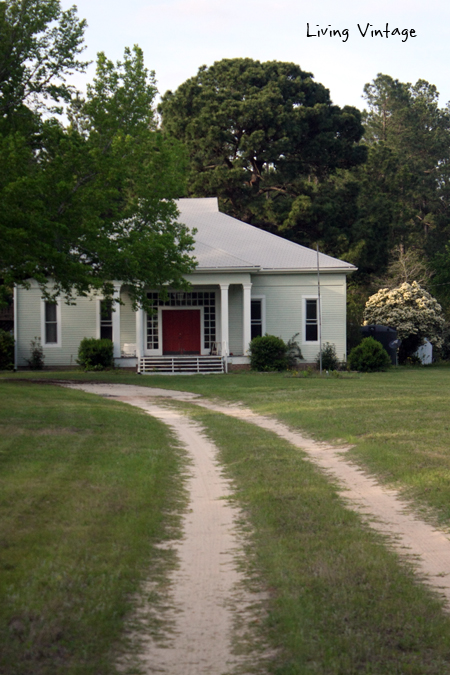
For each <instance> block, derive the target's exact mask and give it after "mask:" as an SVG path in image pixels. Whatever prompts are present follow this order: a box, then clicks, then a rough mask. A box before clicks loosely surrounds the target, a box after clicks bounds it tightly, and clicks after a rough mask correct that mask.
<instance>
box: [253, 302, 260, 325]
mask: <svg viewBox="0 0 450 675" xmlns="http://www.w3.org/2000/svg"><path fill="white" fill-rule="evenodd" d="M251 312H252V314H251V316H252V321H261V300H252V303H251Z"/></svg>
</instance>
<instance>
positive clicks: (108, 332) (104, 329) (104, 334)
mask: <svg viewBox="0 0 450 675" xmlns="http://www.w3.org/2000/svg"><path fill="white" fill-rule="evenodd" d="M100 337H101V339H102V340H105V339H107V340H112V339H113V334H112V326H101V327H100Z"/></svg>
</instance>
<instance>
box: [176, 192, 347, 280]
mask: <svg viewBox="0 0 450 675" xmlns="http://www.w3.org/2000/svg"><path fill="white" fill-rule="evenodd" d="M177 206H178V210H179V212H180V216H179V221H180V223H183V224H184V225H186V226H187V227H188V228H189V229H190V230H193V229H196V230H197V233H196V234H195V235H194V237H195V248H194V256H195V258H196V260H197V261H198V267H197V270H198V271H202V270H204V269H218V270H219V269H221V270H231V269H233V270H239V269H241V270H242V269H246V270H247V269H252V268H253V269H254V270H255V271H260V272H270V271H272V272H275V271H285V272H286V271H290V270H292V271H309V270H311V271H313V270H316V269H317V252H316V251H314V250H312V249H310V248H306V246H301V245H300V244H295V243H294V242H292V241H288V240H287V239H283V238H282V237H279V236H277V235H275V234H271V233H270V232H265V231H264V230H260V229H259V228H257V227H254V226H253V225H249V224H248V223H244V222H242V221H241V220H237V219H236V218H232V217H231V216H228V215H226V214H225V213H221V212H220V211H219V205H218V201H217V198H216V197H207V198H202V199H196V198H191V199H178V200H177ZM319 265H320V269H321V270H322V271H325V270H328V271H336V272H346V271H347V272H351V271H354V270H356V267H355V266H354V265H351V264H350V263H347V262H344V261H343V260H338V259H337V258H332V257H331V256H329V255H325V254H324V253H319Z"/></svg>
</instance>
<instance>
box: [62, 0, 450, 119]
mask: <svg viewBox="0 0 450 675" xmlns="http://www.w3.org/2000/svg"><path fill="white" fill-rule="evenodd" d="M61 4H62V7H63V8H64V9H67V8H68V7H70V6H72V4H76V6H77V7H78V15H79V17H80V18H84V19H86V21H87V24H88V27H87V29H86V34H85V38H86V45H87V49H86V51H85V52H84V56H85V58H87V59H89V60H91V59H92V60H93V61H95V58H96V55H97V53H98V52H100V51H103V52H105V54H106V56H107V57H108V58H110V59H112V60H113V61H117V60H120V59H121V58H122V56H123V50H124V48H125V47H127V46H128V47H132V46H133V45H134V44H138V45H139V46H140V47H141V48H142V49H143V51H144V56H145V63H146V66H147V67H148V68H149V69H150V70H154V71H155V74H156V80H157V84H158V89H159V92H160V94H164V93H165V92H166V91H167V90H168V89H171V90H172V91H174V90H175V89H176V88H177V87H178V86H179V85H180V84H182V83H183V82H184V81H185V80H187V79H188V78H189V77H193V76H194V75H195V74H196V73H197V71H198V68H199V67H200V66H202V65H207V66H209V65H212V64H213V63H214V61H219V60H221V59H224V58H237V57H249V58H252V59H255V60H259V61H272V60H276V61H290V62H293V63H296V64H298V65H300V67H301V68H302V69H303V70H304V71H307V72H310V73H312V74H313V75H314V77H315V80H316V81H317V82H321V83H322V84H323V85H324V86H325V87H327V89H329V90H330V95H331V99H332V101H333V102H334V103H335V104H337V105H339V106H344V105H353V106H356V107H358V108H360V109H362V108H364V107H365V103H364V99H363V88H364V85H365V84H366V83H368V82H371V81H372V80H374V78H376V76H377V74H378V73H384V74H386V75H390V76H391V77H393V78H394V79H398V80H400V81H401V82H411V83H415V82H416V81H417V80H418V79H424V80H427V81H428V82H430V83H431V84H434V85H436V87H437V90H438V91H439V92H440V97H439V103H440V105H441V107H444V106H445V105H446V104H447V102H448V101H450V77H449V72H448V71H449V65H450V2H448V0H427V1H424V0H376V1H374V0H370V1H366V2H361V0H341V1H340V2H339V0H315V1H312V0H308V1H306V0H277V1H275V0H240V1H237V0H220V2H219V0H78V2H75V3H74V2H73V1H70V0H62V1H61ZM308 24H309V35H310V37H308ZM358 24H359V28H358ZM368 24H369V25H368ZM386 24H388V26H387V27H388V30H389V31H391V33H389V34H388V37H386V36H385V34H383V36H382V37H379V36H376V35H375V36H374V37H372V36H371V31H375V30H385V29H386ZM366 29H367V30H366ZM395 29H398V31H397V33H400V34H393V33H394V30H395ZM330 30H331V31H333V32H334V31H340V33H341V34H340V35H339V34H336V33H335V34H333V33H332V34H331V35H330ZM344 31H348V34H347V33H345V32H344ZM403 31H405V32H403ZM363 33H365V36H363ZM94 70H95V68H94V65H92V66H90V67H89V70H88V72H87V74H86V75H84V76H83V75H79V74H77V75H75V76H74V79H73V83H74V84H75V85H76V86H78V87H79V88H80V89H84V86H85V84H86V82H88V81H90V80H91V79H92V77H93V75H94Z"/></svg>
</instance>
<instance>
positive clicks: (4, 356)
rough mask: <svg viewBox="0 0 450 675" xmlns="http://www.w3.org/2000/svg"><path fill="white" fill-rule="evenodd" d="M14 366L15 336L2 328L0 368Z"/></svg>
mask: <svg viewBox="0 0 450 675" xmlns="http://www.w3.org/2000/svg"><path fill="white" fill-rule="evenodd" d="M13 368H14V337H13V336H12V335H11V333H9V332H8V331H6V330H1V329H0V370H12V369H13Z"/></svg>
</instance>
